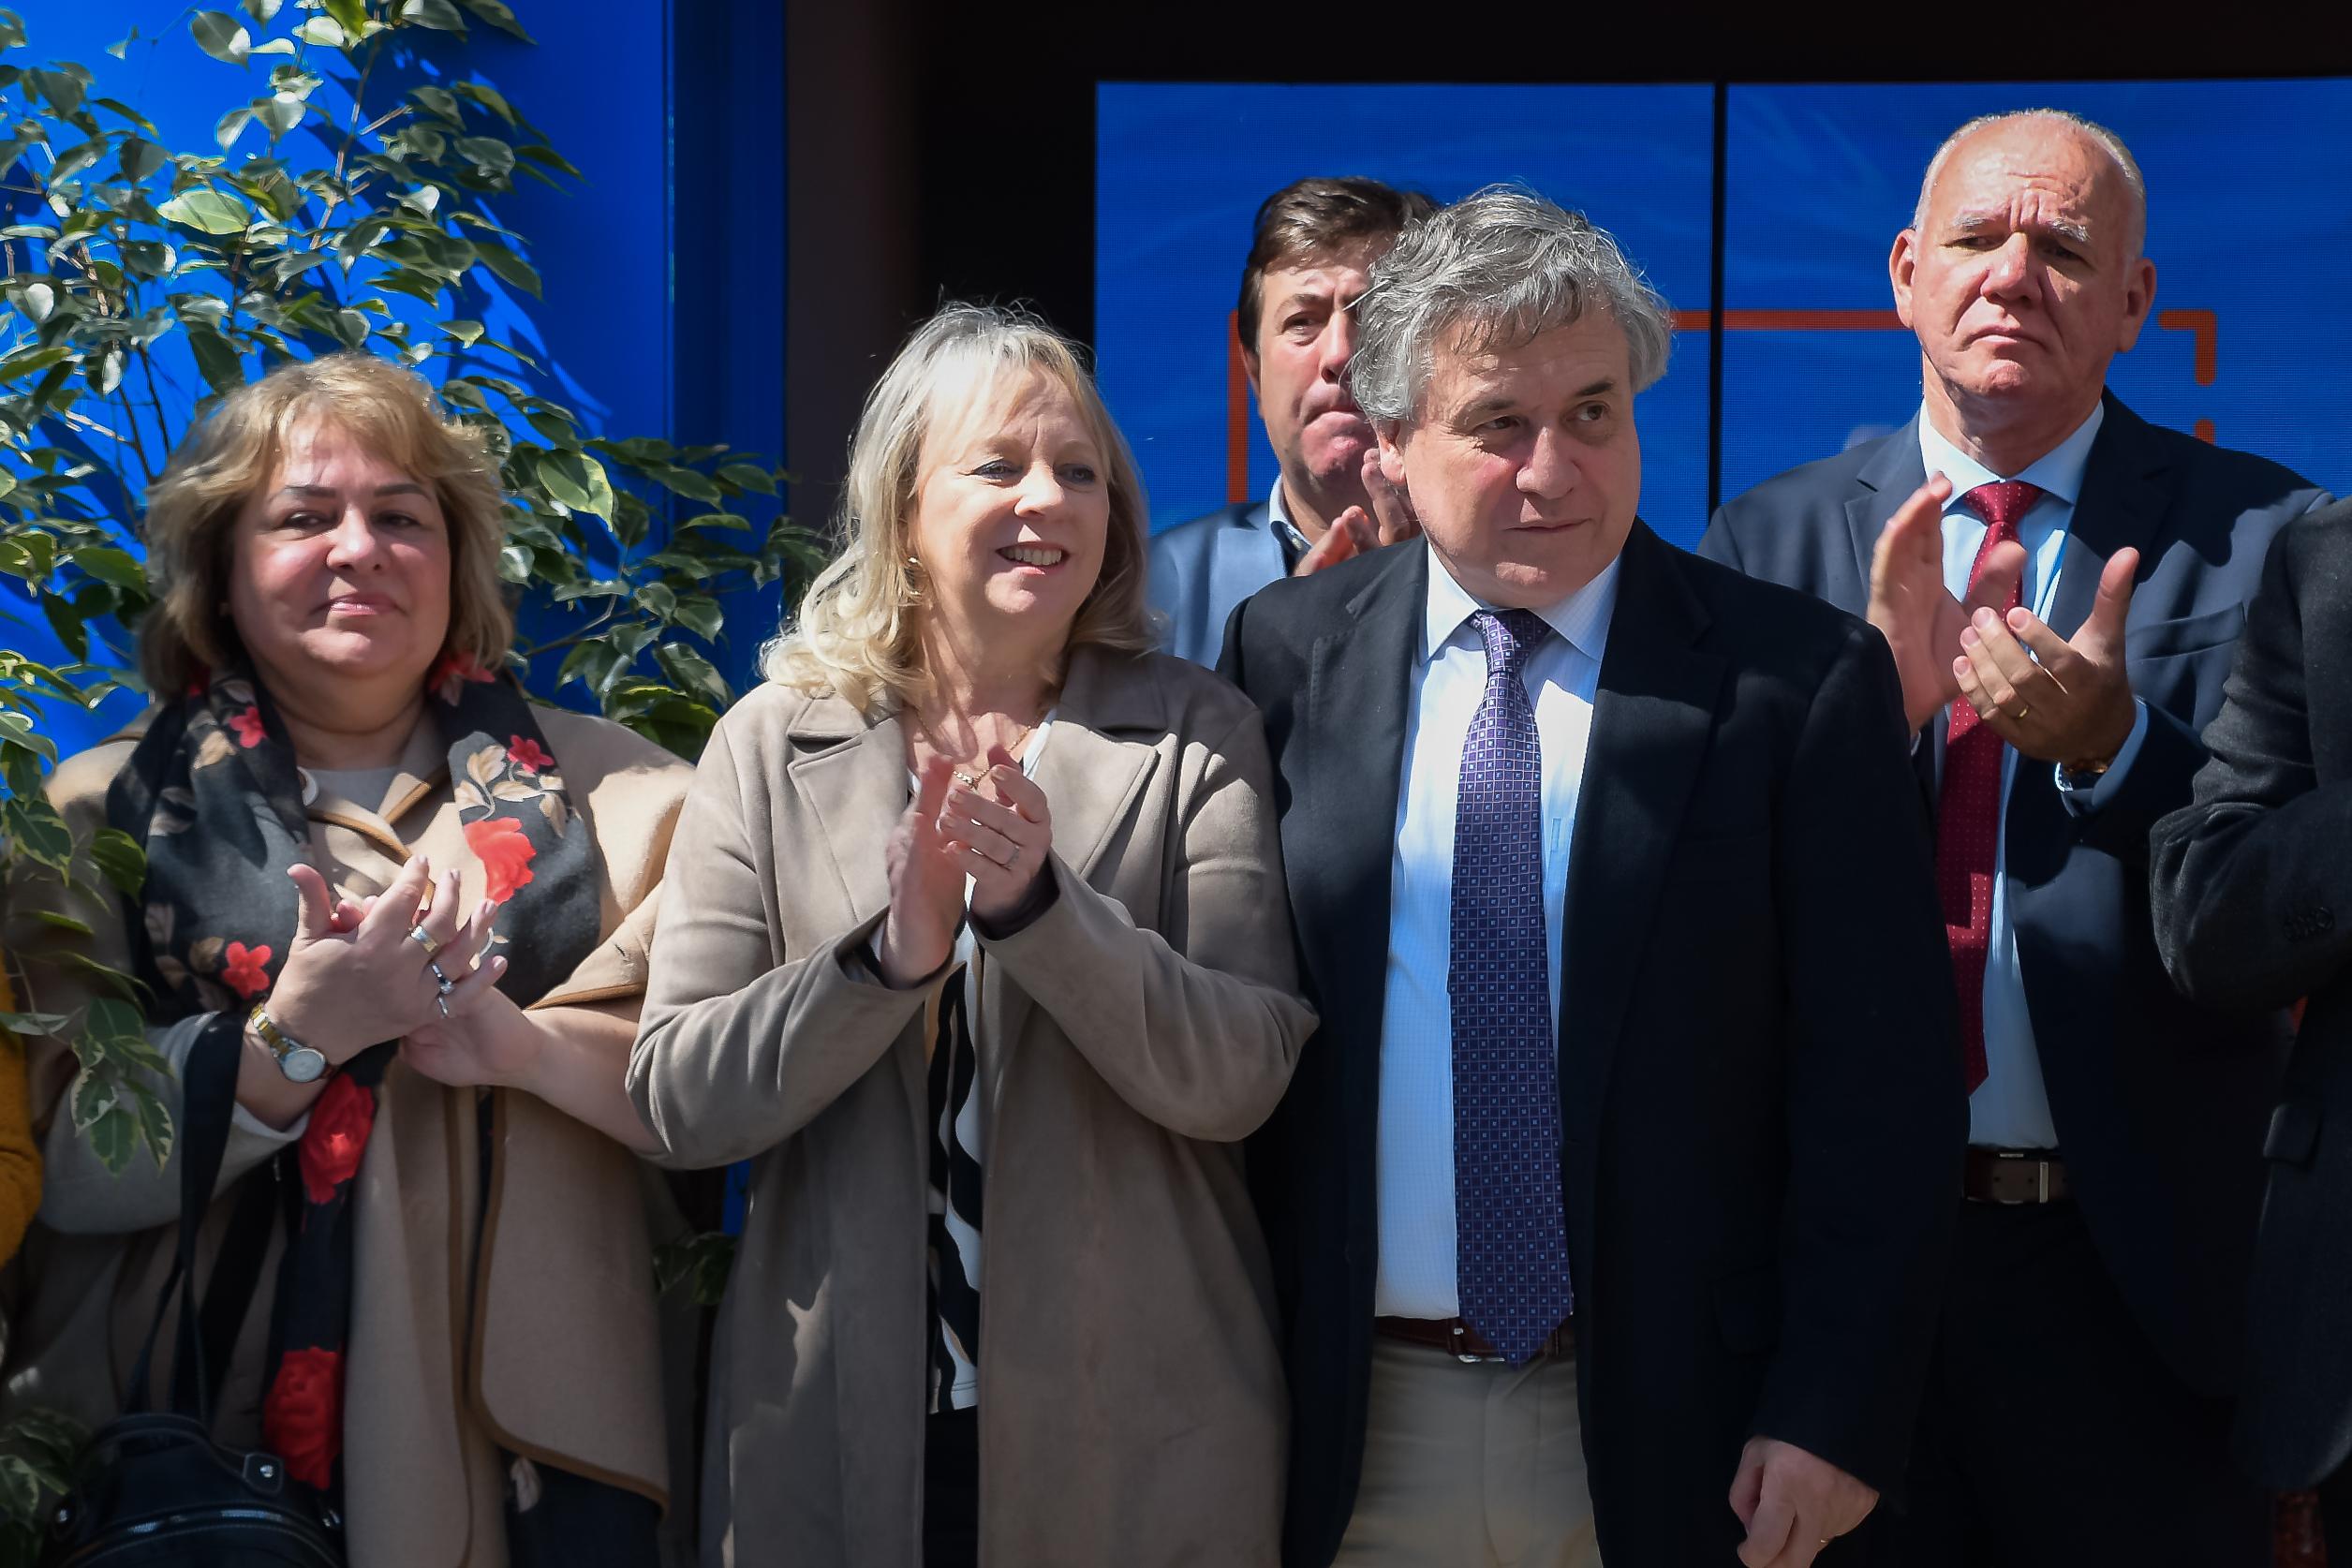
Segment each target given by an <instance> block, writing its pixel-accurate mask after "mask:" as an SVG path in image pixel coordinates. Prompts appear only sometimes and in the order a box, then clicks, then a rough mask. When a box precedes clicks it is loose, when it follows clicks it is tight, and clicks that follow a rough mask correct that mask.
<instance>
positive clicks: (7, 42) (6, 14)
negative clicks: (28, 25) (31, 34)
mask: <svg viewBox="0 0 2352 1568" xmlns="http://www.w3.org/2000/svg"><path fill="white" fill-rule="evenodd" d="M23 47H24V20H23V18H22V17H20V16H18V15H17V14H16V13H15V12H14V11H9V10H0V49H22V48H23Z"/></svg>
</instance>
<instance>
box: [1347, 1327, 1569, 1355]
mask: <svg viewBox="0 0 2352 1568" xmlns="http://www.w3.org/2000/svg"><path fill="white" fill-rule="evenodd" d="M1372 1327H1373V1328H1374V1329H1375V1330H1376V1331H1378V1332H1380V1333H1382V1334H1385V1335H1387V1336H1388V1337H1389V1338H1390V1339H1402V1340H1405V1341H1406V1342H1407V1343H1409V1344H1415V1345H1427V1346H1428V1347H1429V1348H1430V1349H1432V1350H1442V1351H1443V1352H1445V1353H1446V1354H1448V1355H1451V1356H1453V1357H1454V1358H1455V1359H1457V1360H1458V1361H1501V1360H1502V1359H1503V1355H1502V1353H1501V1351H1499V1350H1497V1349H1495V1348H1494V1346H1493V1344H1491V1343H1490V1342H1489V1341H1488V1340H1487V1337H1486V1336H1485V1335H1484V1334H1481V1333H1479V1332H1478V1330H1476V1329H1474V1328H1472V1327H1471V1326H1470V1324H1466V1323H1464V1322H1463V1321H1462V1320H1461V1319H1459V1318H1374V1319H1373V1320H1372ZM1535 1354H1537V1355H1574V1354H1576V1331H1575V1326H1574V1325H1573V1324H1565V1323H1563V1324H1561V1325H1560V1326H1559V1327H1558V1328H1555V1329H1553V1330H1552V1331H1551V1333H1550V1335H1549V1336H1548V1337H1546V1339H1545V1340H1544V1343H1543V1345H1542V1347H1541V1348H1539V1349H1538V1350H1537V1351H1536V1353H1535Z"/></svg>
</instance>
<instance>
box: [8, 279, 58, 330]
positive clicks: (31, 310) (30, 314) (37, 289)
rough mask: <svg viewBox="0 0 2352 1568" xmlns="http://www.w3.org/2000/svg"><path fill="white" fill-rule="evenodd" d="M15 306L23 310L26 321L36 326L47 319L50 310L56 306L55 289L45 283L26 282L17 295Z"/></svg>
mask: <svg viewBox="0 0 2352 1568" xmlns="http://www.w3.org/2000/svg"><path fill="white" fill-rule="evenodd" d="M16 307H17V309H18V310H20V311H22V312H23V314H24V318H25V319H26V320H27V321H30V322H32V323H33V325H35V326H39V325H40V324H41V323H42V322H44V321H46V320H48V319H49V315H50V312H51V311H52V310H55V309H56V308H57V290H56V289H55V288H52V287H50V286H49V285H48V284H46V283H28V284H26V285H25V286H24V290H23V292H22V294H21V295H20V296H18V299H17V306H16Z"/></svg>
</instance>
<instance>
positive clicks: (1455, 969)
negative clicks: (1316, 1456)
mask: <svg viewBox="0 0 2352 1568" xmlns="http://www.w3.org/2000/svg"><path fill="white" fill-rule="evenodd" d="M1471 621H1472V625H1473V626H1475V627H1476V628H1477V629H1478V635H1479V636H1480V637H1481V638H1483V639H1485V641H1486V644H1487V691H1486V695H1485V696H1484V697H1482V698H1481V699H1480V700H1479V703H1478V711H1477V713H1476V714H1474V715H1472V717H1471V721H1470V737H1469V739H1468V740H1467V741H1466V742H1464V744H1463V746H1462V777H1461V791H1460V795H1459V797H1458V804H1457V806H1456V808H1455V817H1454V906H1453V907H1454V923H1453V937H1452V940H1451V943H1450V950H1449V952H1448V954H1447V964H1448V968H1447V978H1446V991H1447V994H1448V996H1449V997H1450V998H1451V999H1452V1003H1453V1008H1452V1012H1453V1023H1454V1223H1455V1248H1456V1251H1455V1280H1456V1283H1457V1290H1458V1291H1459V1293H1460V1296H1461V1314H1462V1320H1463V1321H1464V1322H1465V1323H1467V1324H1470V1326H1471V1327H1472V1328H1474V1329H1476V1330H1477V1331H1478V1332H1479V1333H1481V1334H1483V1335H1485V1336H1486V1337H1487V1339H1488V1340H1489V1341H1491V1342H1492V1343H1493V1345H1494V1347H1495V1348H1496V1349H1497V1350H1499V1351H1501V1353H1502V1354H1503V1355H1504V1356H1506V1357H1507V1358H1509V1359H1510V1360H1511V1361H1512V1362H1513V1363H1514V1364H1516V1363H1519V1362H1523V1361H1526V1360H1527V1359H1528V1358H1530V1357H1531V1356H1532V1355H1534V1354H1535V1353H1536V1352H1537V1351H1538V1350H1540V1349H1542V1348H1543V1344H1544V1340H1545V1339H1546V1338H1547V1337H1548V1336H1549V1335H1550V1334H1551V1332H1552V1330H1553V1329H1555V1328H1557V1327H1559V1326H1560V1325H1561V1324H1562V1323H1564V1322H1566V1321H1567V1318H1568V1311H1569V1309H1570V1307H1571V1306H1572V1305H1573V1304H1574V1302H1575V1293H1574V1292H1573V1291H1572V1290H1571V1289H1570V1288H1569V1282H1568V1228H1567V1220H1566V1216H1565V1215H1564V1213H1563V1212H1562V1206H1561V1182H1560V1136H1561V1134H1560V1080H1559V1067H1558V1044H1557V1040H1558V1036H1557V1033H1556V1031H1555V1030H1554V1028H1553V1027H1552V1012H1551V969H1550V965H1549V963H1548V961H1547V960H1546V955H1545V952H1544V948H1545V940H1546V938H1545V930H1544V837H1543V833H1544V812H1543V748H1542V746H1541V744H1540V743H1539V742H1538V740H1537V738H1536V732H1535V708H1534V705H1533V704H1532V703H1530V702H1529V701H1528V696H1527V688H1526V687H1525V685H1523V684H1522V683H1521V681H1520V678H1519V676H1520V672H1522V671H1523V670H1525V669H1526V668H1527V660H1528V656H1529V655H1530V654H1531V653H1532V652H1533V651H1534V650H1535V648H1536V646H1537V645H1538V644H1539V643H1542V642H1543V640H1544V638H1545V637H1546V636H1548V635H1549V634H1550V631H1551V629H1550V628H1549V627H1547V626H1546V625H1545V624H1544V621H1543V619H1542V617H1540V616H1538V615H1537V614H1535V613H1534V612H1533V611H1531V610H1505V611H1502V612H1501V613H1500V614H1495V613H1492V612H1488V611H1483V610H1482V611H1480V612H1479V613H1478V614H1474V615H1472V617H1471Z"/></svg>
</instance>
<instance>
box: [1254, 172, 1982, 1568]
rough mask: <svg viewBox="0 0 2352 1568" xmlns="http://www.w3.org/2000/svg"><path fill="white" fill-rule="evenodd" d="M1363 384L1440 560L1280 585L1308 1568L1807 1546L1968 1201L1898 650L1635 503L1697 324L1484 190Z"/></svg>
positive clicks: (1381, 315) (1284, 1139)
mask: <svg viewBox="0 0 2352 1568" xmlns="http://www.w3.org/2000/svg"><path fill="white" fill-rule="evenodd" d="M1374 280H1375V287H1374V289H1373V291H1372V292H1371V293H1370V294H1369V295H1368V296H1367V298H1366V299H1365V301H1364V303H1363V305H1362V306H1361V307H1360V308H1361V310H1362V314H1363V322H1362V333H1363V341H1362V344H1361V346H1360V348H1358V350H1357V359H1356V364H1355V368H1354V371H1353V372H1352V380H1353V381H1354V386H1355V390H1356V395H1357V397H1358V399H1359V400H1360V401H1361V402H1362V403H1363V405H1364V407H1365V408H1366V410H1367V412H1368V415H1369V416H1370V417H1371V419H1372V421H1373V423H1374V426H1375V428H1376V430H1377V431H1378V433H1379V440H1380V452H1381V461H1382V463H1383V468H1384V470H1385V472H1386V475H1387V477H1388V478H1389V479H1390V480H1391V481H1393V482H1395V483H1398V484H1400V485H1409V486H1410V488H1411V491H1412V495H1413V502H1414V509H1415V510H1416V512H1417V513H1418V515H1419V517H1420V519H1421V522H1422V525H1423V528H1424V539H1423V541H1420V542H1413V543H1409V544H1405V545H1402V546H1400V547H1398V548H1396V549H1390V550H1381V551H1375V552H1372V553H1370V554H1368V555H1363V556H1359V557H1358V558H1356V559H1354V560H1351V561H1348V562H1346V563H1344V564H1342V565H1340V566H1339V567H1336V568H1334V569H1333V570H1329V571H1326V572H1323V573H1320V574H1318V575H1315V576H1312V577H1308V578H1304V579H1294V580H1291V581H1288V582H1283V583H1278V584H1273V585H1272V586H1270V587H1268V588H1266V589H1265V591H1264V592H1262V593H1260V594H1259V595H1257V596H1256V597H1255V598H1253V599H1250V600H1249V601H1248V602H1246V603H1245V604H1243V605H1242V606H1241V608H1240V609H1239V610H1238V611H1237V612H1236V613H1235V615H1234V617H1233V620H1232V622H1231V624H1230V626H1229V628H1228V630H1227V633H1226V641H1225V648H1224V654H1223V658H1222V660H1221V662H1220V668H1221V669H1222V670H1223V671H1224V672H1225V673H1227V674H1228V675H1229V676H1230V677H1232V678H1233V679H1234V680H1235V681H1236V682H1238V683H1239V684H1240V686H1241V687H1242V688H1243V689H1244V690H1245V691H1247V692H1248V693H1249V694H1250V696H1251V697H1252V698H1253V699H1255V701H1256V702H1257V703H1258V704H1259V706H1260V708H1261V709H1262V710H1263V711H1264V713H1265V723H1266V732H1267V738H1268V741H1269V743H1270V744H1271V746H1272V747H1273V751H1274V756H1275V759H1276V763H1277V774H1278V777H1277V784H1276V800H1277V807H1278V809H1279V810H1280V813H1281V818H1282V852H1283V859H1284V863H1285V865H1286V867H1287V870H1288V876H1289V886H1290V898H1291V908H1292V913H1293V917H1294V923H1295V925H1296V928H1297V932H1298V937H1299V943H1300V949H1301V954H1302V972H1303V973H1304V974H1305V975H1306V976H1307V983H1308V984H1309V988H1310V990H1311V992H1312V995H1313V998H1314V1000H1315V1002H1316V1005H1317V1006H1318V1007H1319V1008H1320V1009H1321V1010H1322V1017H1323V1022H1322V1028H1321V1029H1320V1032H1319V1033H1318V1034H1317V1035H1316V1036H1315V1037H1314V1039H1313V1040H1311V1041H1310V1042H1309V1044H1308V1045H1307V1047H1306V1048H1305V1050H1304V1052H1303V1053H1302V1055H1301V1058H1300V1061H1299V1067H1298V1071H1297V1074H1296V1076H1295V1078H1294V1080H1293V1084H1292V1087H1291V1090H1290V1093H1289V1095H1288V1096H1287V1097H1286V1099H1285V1100H1284V1102H1283V1104H1282V1106H1281V1108H1280V1110H1279V1111H1278V1112H1277V1114H1276V1116H1275V1117H1274V1118H1273V1119H1272V1121H1270V1122H1269V1124H1268V1125H1267V1127H1266V1128H1265V1130H1264V1132H1262V1134H1261V1135H1260V1136H1259V1137H1258V1138H1257V1139H1256V1140H1255V1141H1254V1142H1253V1144H1252V1146H1251V1147H1250V1169H1251V1180H1252V1185H1253V1188H1254V1189H1255V1191H1256V1192H1257V1195H1258V1200H1259V1205H1260V1208H1261V1212H1262V1214H1263V1216H1264V1219H1265V1225H1266V1229H1267V1235H1268V1240H1269V1243H1270V1246H1271V1248H1272V1250H1273V1253H1274V1258H1275V1272H1276V1280H1277V1287H1278V1291H1279V1294H1280V1302H1281V1307H1282V1310H1283V1317H1284V1331H1285V1335H1286V1353H1287V1356H1288V1360H1289V1366H1290V1372H1291V1383H1292V1416H1291V1418H1292V1449H1293V1457H1292V1481H1291V1493H1290V1501H1289V1507H1288V1512H1287V1517H1286V1523H1285V1559H1286V1561H1288V1562H1289V1563H1291V1564H1292V1565H1294V1568H1323V1565H1324V1564H1326V1563H1331V1562H1334V1561H1337V1562H1339V1563H1342V1564H1349V1565H1369V1564H1390V1563H1426V1564H1429V1565H1431V1568H1480V1565H1482V1564H1501V1563H1506V1562H1507V1563H1514V1564H1526V1565H1531V1568H1532V1565H1538V1564H1540V1565H1542V1568H1589V1565H1591V1564H1595V1563H1597V1562H1599V1561H1601V1559H1602V1557H1603V1556H1605V1557H1606V1560H1607V1561H1608V1562H1609V1564H1610V1565H1611V1568H1649V1565H1655V1568H1685V1565H1688V1564H1695V1563H1710V1562H1722V1563H1729V1562H1731V1561H1733V1560H1734V1553H1735V1550H1736V1551H1737V1553H1738V1561H1742V1562H1745V1563H1747V1564H1749V1565H1750V1568H1766V1565H1767V1564H1773V1565H1777V1568H1803V1565H1804V1564H1807V1563H1810V1562H1812V1561H1813V1559H1814V1557H1815V1555H1816V1553H1823V1549H1824V1548H1825V1547H1827V1552H1826V1553H1823V1561H1825V1562H1835V1561H1844V1560H1847V1559H1848V1556H1849V1554H1851V1553H1853V1552H1854V1551H1855V1550H1856V1548H1855V1547H1854V1546H1846V1545H1840V1546H1830V1545H1829V1543H1830V1542H1831V1541H1833V1540H1834V1539H1836V1538H1837V1537H1839V1536H1842V1535H1844V1534H1846V1533H1848V1532H1850V1531H1854V1530H1855V1529H1856V1527H1857V1526H1859V1525H1861V1524H1862V1523H1863V1521H1864V1519H1865V1517H1866V1516H1868V1515H1869V1513H1870V1511H1871V1508H1872V1506H1873V1505H1874V1504H1875V1502H1876V1501H1877V1496H1878V1492H1879V1490H1880V1489H1882V1488H1884V1487H1887V1486H1889V1485H1891V1484H1892V1483H1893V1481H1894V1479H1895V1477H1896V1476H1897V1475H1898V1474H1899V1473H1900V1472H1901V1468H1902V1464H1903V1460H1904V1457H1905V1455H1906V1452H1907V1447H1908V1443H1909V1441H1910V1433H1911V1427H1912V1421H1913V1417H1914V1413H1915V1411H1916V1399H1917V1393H1918V1387H1919V1383H1920V1380H1921V1378H1922V1377H1923V1376H1924V1374H1925V1370H1926V1356H1927V1353H1928V1346H1929V1342H1930V1333H1931V1328H1932V1322H1933V1314H1934V1306H1935V1299H1936V1291H1937V1287H1938V1284H1939V1281H1940V1280H1941V1278H1942V1273H1943V1265H1944V1261H1945V1242H1946V1239H1947V1236H1948V1232H1949V1229H1950V1224H1951V1206H1950V1204H1949V1202H1948V1201H1947V1197H1946V1194H1947V1193H1948V1192H1949V1191H1950V1189H1951V1187H1952V1186H1953V1184H1954V1183H1955V1182H1956V1180H1957V1179H1958V1175H1959V1171H1958V1165H1959V1141H1960V1075H1959V1070H1958V1065H1957V1053H1956V1051H1955V1048H1954V1044H1953V1008H1952V1004H1951V999H1950V997H1949V988H1948V987H1947V986H1944V985H1942V984H1939V983H1940V981H1941V979H1942V976H1943V972H1944V956H1943V952H1942V941H1941V939H1940V937H1939V935H1938V933H1937V931H1936V928H1935V915H1934V903H1935V899H1934V890H1933V886H1932V883H1931V879H1930V862H1929V857H1928V846H1927V838H1926V829H1925V825H1924V823H1923V821H1921V818H1920V815H1919V811H1918V808H1917V806H1916V803H1914V802H1913V801H1911V800H1909V799H1907V798H1905V795H1906V791H1907V789H1908V783H1907V780H1908V778H1909V763H1908V760H1907V758H1906V756H1905V754H1904V749H1903V736H1902V728H1901V717H1900V703H1899V695H1898V691H1899V688H1898V683H1897V680H1896V675H1895V672H1894V669H1893V667H1892V665H1891V663H1890V662H1889V660H1888V658H1887V655H1886V645H1885V643H1884V642H1883V641H1882V640H1881V639H1880V638H1879V636H1878V635H1877V634H1876V633H1874V632H1872V631H1871V629H1869V628H1868V627H1867V626H1864V625H1863V624H1862V623H1861V622H1859V621H1858V620H1856V619H1854V618H1852V617H1850V616H1847V615H1845V614H1841V613H1839V612H1836V611H1833V610H1831V609H1829V608H1828V607H1827V606H1826V605H1822V604H1819V603H1817V602H1815V601H1813V600H1812V599H1805V598H1803V597H1801V596H1799V595H1796V594H1793V593H1789V592H1787V591H1786V590H1783V589H1779V588H1775V587H1772V586H1769V585H1768V584H1757V583H1753V582H1751V581H1749V580H1748V579H1746V578H1743V577H1741V576H1739V575H1738V574H1737V573H1734V572H1730V571H1726V570H1723V569H1722V568H1720V567H1717V566H1714V565H1711V564H1709V563H1708V562H1704V561H1701V560H1698V559H1697V558H1696V557H1694V556H1691V555H1684V554H1682V553H1681V552H1679V551H1677V550H1675V549H1673V548H1672V547H1671V546H1669V545H1667V544H1665V543H1664V542H1663V541H1662V540H1659V539H1658V537H1657V536H1656V535H1655V534H1653V533H1651V532H1650V531H1649V528H1648V527H1646V526H1645V525H1643V524H1642V523H1641V522H1640V521H1639V520H1638V519H1637V518H1636V517H1635V502H1636V499H1637V497H1638V495H1639V491H1640V480H1641V458H1640V446H1639V442H1638V439H1637V437H1636V434H1635V420H1634V396H1635V392H1638V391H1639V390H1641V389H1642V388H1644V387H1647V386H1648V385H1649V384H1650V383H1651V382H1653V381H1655V380H1656V379H1657V378H1658V377H1659V376H1660V375H1661V374H1662V373H1663V371H1664V363H1665V357H1666V348H1667V344H1668V342H1669V340H1670V336H1671V333H1672V319H1671V317H1670V316H1669V315H1668V314H1667V313H1666V310H1665V307H1664V302H1662V301H1660V300H1659V299H1658V298H1657V296H1656V295H1655V294H1653V293H1651V292H1650V291H1649V288H1647V287H1646V286H1645V285H1643V284H1642V283H1641V282H1640V280H1639V278H1638V276H1637V275H1636V274H1635V272H1634V270H1633V269H1632V267H1631V266H1630V265H1629V264H1628V263H1627V262H1626V260H1625V259H1624V257H1623V256H1622V255H1621V254H1620V252H1619V251H1618V248H1617V246H1616V244H1615V243H1614V242H1613V241H1612V240H1611V239H1610V238H1609V236H1608V235H1606V234H1605V233H1603V232H1601V231H1600V230H1597V229H1593V228H1592V227H1591V226H1590V225H1589V224H1587V223H1586V222H1585V221H1584V220H1583V219H1581V218H1578V217H1575V216H1572V215H1571V214H1566V213H1563V212H1561V210H1560V209H1559V208H1557V207H1555V206H1553V205H1551V204H1550V203H1549V202H1546V201H1544V200H1541V199H1540V198H1536V197H1533V196H1531V195H1527V194H1524V193H1520V192H1515V191H1509V190H1495V191H1488V192H1483V193H1481V194H1480V195H1478V196H1475V197H1472V198H1471V199H1469V200H1465V201H1463V202H1461V203H1459V204H1458V205H1457V206H1454V207H1451V208H1448V209H1446V210H1445V211H1444V212H1442V213H1441V214H1438V215H1437V216H1436V217H1434V218H1432V219H1431V220H1429V221H1428V222H1427V223H1426V224H1423V225H1420V226H1417V227H1416V228H1414V229H1412V230H1411V231H1409V232H1408V233H1407V234H1406V235H1405V237H1404V238H1403V239H1402V240H1401V241H1400V242H1399V243H1398V246H1397V248H1396V250H1395V251H1393V252H1392V253H1391V254H1390V255H1389V256H1388V258H1387V259H1384V260H1383V261H1382V262H1381V263H1380V265H1379V266H1378V267H1377V268H1376V269H1375V271H1374Z"/></svg>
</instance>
